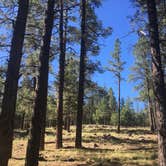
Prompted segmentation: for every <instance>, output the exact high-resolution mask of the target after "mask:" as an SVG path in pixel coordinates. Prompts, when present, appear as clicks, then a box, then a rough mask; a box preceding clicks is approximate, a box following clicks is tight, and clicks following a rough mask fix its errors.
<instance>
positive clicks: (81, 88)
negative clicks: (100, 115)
mask: <svg viewBox="0 0 166 166" xmlns="http://www.w3.org/2000/svg"><path fill="white" fill-rule="evenodd" d="M81 2H82V4H81V14H82V16H81V53H80V69H79V89H78V101H77V120H76V140H75V147H76V148H81V147H82V118H83V104H84V82H85V57H86V0H82V1H81Z"/></svg>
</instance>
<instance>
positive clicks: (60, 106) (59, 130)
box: [56, 0, 65, 149]
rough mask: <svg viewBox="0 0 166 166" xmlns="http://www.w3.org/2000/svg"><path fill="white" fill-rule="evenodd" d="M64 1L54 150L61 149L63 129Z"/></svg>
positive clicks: (62, 6)
mask: <svg viewBox="0 0 166 166" xmlns="http://www.w3.org/2000/svg"><path fill="white" fill-rule="evenodd" d="M63 9H64V1H63V0H60V20H59V38H60V43H59V44H60V57H59V85H58V105H57V128H56V148H57V149H59V148H62V147H63V145H62V129H63V89H64V73H65V45H64V24H63V22H64V16H63Z"/></svg>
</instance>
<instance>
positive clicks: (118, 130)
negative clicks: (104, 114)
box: [117, 77, 120, 133]
mask: <svg viewBox="0 0 166 166" xmlns="http://www.w3.org/2000/svg"><path fill="white" fill-rule="evenodd" d="M117 132H118V133H120V77H119V78H118V129H117Z"/></svg>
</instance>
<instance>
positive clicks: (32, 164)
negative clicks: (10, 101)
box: [25, 0, 55, 166]
mask: <svg viewBox="0 0 166 166" xmlns="http://www.w3.org/2000/svg"><path fill="white" fill-rule="evenodd" d="M54 4H55V0H48V4H47V11H46V14H45V15H46V18H45V32H44V36H43V46H42V47H41V51H40V68H39V78H38V86H37V91H36V97H35V105H34V114H33V117H32V127H31V134H30V139H29V140H28V146H27V152H26V162H25V165H26V166H37V165H38V157H39V147H40V143H41V142H40V139H41V137H43V136H44V135H43V134H44V133H45V121H46V109H47V89H48V69H49V52H50V42H51V35H52V29H53V24H54ZM43 138H44V137H43ZM42 146H44V140H43V145H42Z"/></svg>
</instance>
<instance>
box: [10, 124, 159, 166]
mask: <svg viewBox="0 0 166 166" xmlns="http://www.w3.org/2000/svg"><path fill="white" fill-rule="evenodd" d="M20 135H21V137H20ZM74 137H75V129H74V127H72V131H71V132H70V133H67V132H66V131H64V144H63V145H64V148H63V149H59V150H57V149H55V129H53V128H49V129H47V132H46V147H45V151H42V152H41V154H40V156H41V157H40V162H39V166H121V165H124V166H143V165H144V166H155V165H157V142H156V139H157V138H156V136H155V135H154V134H152V133H150V132H149V130H148V128H122V131H121V133H120V134H118V133H116V130H115V128H114V127H110V126H101V125H100V126H94V125H86V126H84V127H83V147H84V148H83V149H74ZM26 144H27V137H26V136H25V137H24V133H23V132H21V131H18V132H17V134H16V139H15V140H14V147H13V157H12V159H11V161H10V164H9V166H23V165H24V160H25V152H26Z"/></svg>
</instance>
